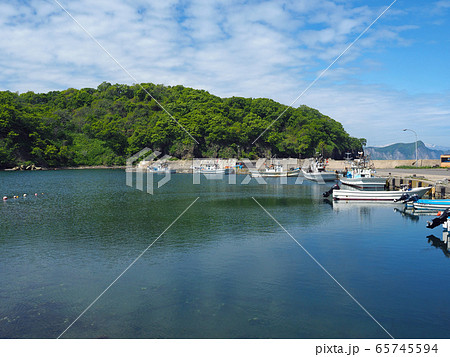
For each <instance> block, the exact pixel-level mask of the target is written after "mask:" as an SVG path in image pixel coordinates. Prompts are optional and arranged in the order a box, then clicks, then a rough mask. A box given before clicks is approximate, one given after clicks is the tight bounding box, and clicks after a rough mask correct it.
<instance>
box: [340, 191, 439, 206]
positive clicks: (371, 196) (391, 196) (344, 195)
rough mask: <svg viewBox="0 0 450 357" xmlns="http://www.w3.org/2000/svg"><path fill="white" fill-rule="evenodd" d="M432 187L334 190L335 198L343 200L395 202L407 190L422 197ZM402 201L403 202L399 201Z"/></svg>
mask: <svg viewBox="0 0 450 357" xmlns="http://www.w3.org/2000/svg"><path fill="white" fill-rule="evenodd" d="M430 188H431V187H418V188H413V189H411V190H409V191H360V190H334V191H333V199H335V200H342V201H379V202H393V201H394V200H396V199H399V198H400V197H401V196H402V194H404V193H405V192H407V193H409V194H410V195H414V194H416V195H417V196H419V197H422V196H423V195H424V194H425V193H426V192H427V191H428V190H429V189H430ZM399 203H401V202H399Z"/></svg>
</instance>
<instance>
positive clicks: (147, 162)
mask: <svg viewBox="0 0 450 357" xmlns="http://www.w3.org/2000/svg"><path fill="white" fill-rule="evenodd" d="M160 155H161V153H160V152H159V151H152V150H151V149H149V148H144V149H142V150H141V151H139V152H137V153H136V154H134V155H133V156H130V157H129V158H128V159H127V166H126V170H125V171H126V175H125V176H126V179H125V180H126V184H127V186H130V187H133V183H135V185H136V189H138V190H140V191H144V189H145V191H146V192H147V193H149V194H151V195H153V191H154V188H153V186H154V181H155V180H154V176H155V175H156V174H157V175H158V177H161V176H162V178H161V179H160V180H159V181H157V187H158V188H160V187H162V186H164V185H165V184H166V183H167V182H169V181H170V179H171V174H172V170H170V169H169V167H168V165H167V163H166V162H167V160H168V159H170V158H171V156H169V155H164V156H162V157H159V156H160ZM134 177H136V180H134ZM144 178H145V179H144ZM144 181H145V182H144Z"/></svg>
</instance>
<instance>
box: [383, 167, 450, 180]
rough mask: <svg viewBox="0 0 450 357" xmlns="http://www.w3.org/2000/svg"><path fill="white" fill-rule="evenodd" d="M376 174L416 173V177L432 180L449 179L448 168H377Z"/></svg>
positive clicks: (410, 174)
mask: <svg viewBox="0 0 450 357" xmlns="http://www.w3.org/2000/svg"><path fill="white" fill-rule="evenodd" d="M376 171H377V174H378V175H380V176H382V175H383V174H385V175H388V174H389V173H390V174H391V175H392V176H398V177H411V176H414V175H416V176H417V177H425V178H428V179H430V180H432V181H436V180H443V179H448V180H449V181H450V170H449V169H377V170H376Z"/></svg>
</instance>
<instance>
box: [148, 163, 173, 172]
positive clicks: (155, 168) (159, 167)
mask: <svg viewBox="0 0 450 357" xmlns="http://www.w3.org/2000/svg"><path fill="white" fill-rule="evenodd" d="M147 168H148V170H149V171H150V172H151V173H155V174H174V173H176V172H177V170H175V169H171V168H170V167H169V164H168V163H167V162H161V163H158V164H154V165H149V166H148V167H147Z"/></svg>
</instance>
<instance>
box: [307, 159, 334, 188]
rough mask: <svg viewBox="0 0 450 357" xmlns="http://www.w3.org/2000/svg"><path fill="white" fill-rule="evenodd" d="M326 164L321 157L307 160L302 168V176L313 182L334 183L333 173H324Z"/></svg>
mask: <svg viewBox="0 0 450 357" xmlns="http://www.w3.org/2000/svg"><path fill="white" fill-rule="evenodd" d="M325 168H326V163H325V161H324V160H323V158H322V157H319V158H317V159H315V160H309V161H308V162H307V163H306V165H304V166H303V167H302V172H303V176H304V177H305V178H306V179H308V180H310V181H315V182H319V183H321V182H327V181H335V180H336V179H337V174H336V173H335V172H333V171H326V170H325Z"/></svg>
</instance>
